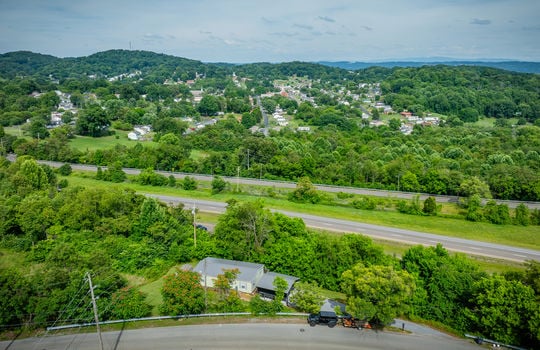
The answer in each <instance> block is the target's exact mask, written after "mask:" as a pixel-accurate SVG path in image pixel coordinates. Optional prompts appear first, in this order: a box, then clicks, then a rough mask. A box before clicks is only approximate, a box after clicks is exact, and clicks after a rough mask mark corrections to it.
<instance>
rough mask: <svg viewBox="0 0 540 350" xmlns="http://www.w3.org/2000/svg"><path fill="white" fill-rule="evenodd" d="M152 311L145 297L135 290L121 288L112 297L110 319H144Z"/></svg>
mask: <svg viewBox="0 0 540 350" xmlns="http://www.w3.org/2000/svg"><path fill="white" fill-rule="evenodd" d="M151 311H152V306H150V304H148V303H147V302H146V295H145V294H144V293H142V292H140V291H138V290H136V289H135V288H123V289H121V290H119V291H116V292H114V293H113V295H112V300H111V314H110V317H109V318H110V319H113V320H127V319H130V318H139V317H145V316H148V315H149V314H150V312H151Z"/></svg>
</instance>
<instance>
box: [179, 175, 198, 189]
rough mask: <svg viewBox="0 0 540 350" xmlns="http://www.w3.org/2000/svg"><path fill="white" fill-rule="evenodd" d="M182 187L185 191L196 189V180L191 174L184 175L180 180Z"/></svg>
mask: <svg viewBox="0 0 540 350" xmlns="http://www.w3.org/2000/svg"><path fill="white" fill-rule="evenodd" d="M182 188H184V190H186V191H193V190H196V189H197V181H195V178H193V177H191V176H186V177H185V178H184V180H183V181H182Z"/></svg>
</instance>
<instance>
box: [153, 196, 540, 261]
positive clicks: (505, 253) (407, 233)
mask: <svg viewBox="0 0 540 350" xmlns="http://www.w3.org/2000/svg"><path fill="white" fill-rule="evenodd" d="M147 195H148V196H152V197H156V198H158V199H159V200H161V201H163V202H165V203H184V205H185V206H186V207H192V206H193V205H195V206H196V207H197V208H198V209H199V210H200V211H203V212H210V213H223V212H225V209H226V207H227V203H223V202H213V201H207V200H198V199H193V198H182V197H174V196H163V195H153V194H147ZM273 211H276V212H280V213H283V214H285V215H287V216H290V217H298V218H301V219H302V220H304V223H305V224H306V226H308V227H312V228H318V229H322V230H327V231H335V232H350V233H361V234H363V235H366V236H370V237H372V238H376V239H382V240H389V241H398V242H404V243H407V244H413V245H416V244H421V245H426V246H434V245H437V244H438V243H440V244H442V245H443V246H444V247H445V248H446V249H448V250H451V251H456V252H462V253H466V254H470V255H479V256H486V257H491V258H497V259H503V260H510V261H516V262H524V261H526V260H537V261H540V251H536V250H532V249H525V248H518V247H511V246H505V245H502V244H494V243H487V242H480V241H473V240H468V239H463V238H455V237H448V236H441V235H435V234H431V233H425V232H417V231H411V230H404V229H399V228H394V227H387V226H379V225H373V224H366V223H362V222H356V221H350V220H341V219H335V218H331V217H322V216H315V215H309V214H302V213H295V212H290V211H284V210H273Z"/></svg>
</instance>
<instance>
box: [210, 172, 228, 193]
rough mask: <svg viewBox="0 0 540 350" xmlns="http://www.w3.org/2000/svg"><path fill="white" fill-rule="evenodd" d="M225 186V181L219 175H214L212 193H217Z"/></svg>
mask: <svg viewBox="0 0 540 350" xmlns="http://www.w3.org/2000/svg"><path fill="white" fill-rule="evenodd" d="M226 187H227V182H226V181H225V180H223V178H221V177H220V176H214V179H213V180H212V194H218V193H221V192H223V191H224V190H225V188H226Z"/></svg>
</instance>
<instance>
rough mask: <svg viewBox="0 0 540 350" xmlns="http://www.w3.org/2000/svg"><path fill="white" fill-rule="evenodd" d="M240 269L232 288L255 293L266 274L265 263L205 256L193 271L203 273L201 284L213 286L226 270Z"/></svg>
mask: <svg viewBox="0 0 540 350" xmlns="http://www.w3.org/2000/svg"><path fill="white" fill-rule="evenodd" d="M231 269H238V271H239V274H238V277H237V278H236V281H234V283H233V285H232V288H233V289H236V290H237V291H239V292H244V293H253V292H254V291H255V288H256V287H257V282H259V281H260V280H261V278H262V276H263V275H264V265H263V264H255V263H250V262H243V261H235V260H227V259H218V258H210V257H207V258H204V259H203V260H201V261H199V263H198V264H197V266H195V268H194V269H193V271H195V272H198V273H199V274H200V275H201V284H202V285H203V286H206V287H210V288H212V287H213V286H214V282H215V281H216V279H217V276H218V275H221V274H223V272H224V270H231Z"/></svg>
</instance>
